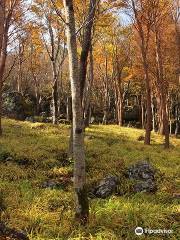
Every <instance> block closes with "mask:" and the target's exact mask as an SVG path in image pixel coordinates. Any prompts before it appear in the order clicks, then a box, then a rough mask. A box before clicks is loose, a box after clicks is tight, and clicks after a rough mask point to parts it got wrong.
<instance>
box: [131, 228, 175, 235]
mask: <svg viewBox="0 0 180 240" xmlns="http://www.w3.org/2000/svg"><path fill="white" fill-rule="evenodd" d="M143 233H144V234H171V233H173V230H171V229H148V228H144V229H143V228H142V227H137V228H136V229H135V234H136V235H138V236H140V235H142V234H143Z"/></svg>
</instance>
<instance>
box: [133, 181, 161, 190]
mask: <svg viewBox="0 0 180 240" xmlns="http://www.w3.org/2000/svg"><path fill="white" fill-rule="evenodd" d="M156 190H157V186H156V183H155V181H153V180H151V179H148V180H147V181H141V182H138V183H135V184H134V192H135V193H137V192H149V193H150V192H155V191H156Z"/></svg>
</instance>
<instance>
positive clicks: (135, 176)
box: [125, 161, 157, 192]
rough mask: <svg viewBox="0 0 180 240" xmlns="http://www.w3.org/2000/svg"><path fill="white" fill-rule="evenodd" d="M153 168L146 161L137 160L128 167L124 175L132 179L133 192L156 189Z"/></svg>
mask: <svg viewBox="0 0 180 240" xmlns="http://www.w3.org/2000/svg"><path fill="white" fill-rule="evenodd" d="M155 172H156V171H155V169H154V168H153V167H152V166H151V165H150V164H149V163H148V162H144V161H143V162H138V163H136V164H135V165H132V166H130V167H129V168H128V170H127V172H126V174H125V175H126V176H127V177H128V178H129V179H132V180H134V185H133V189H134V192H142V191H144V192H155V191H156V190H157V185H156V180H155Z"/></svg>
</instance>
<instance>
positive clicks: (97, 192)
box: [91, 176, 118, 198]
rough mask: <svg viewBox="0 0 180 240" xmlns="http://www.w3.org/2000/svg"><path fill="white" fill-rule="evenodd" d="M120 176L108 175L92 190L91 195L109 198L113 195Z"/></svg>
mask: <svg viewBox="0 0 180 240" xmlns="http://www.w3.org/2000/svg"><path fill="white" fill-rule="evenodd" d="M117 185H118V178H117V177H115V176H108V177H106V178H104V179H103V180H101V181H100V183H99V184H98V185H97V186H96V187H95V188H94V189H93V190H92V191H91V193H92V194H91V195H92V196H95V197H98V198H107V197H109V196H110V195H112V194H113V193H114V192H115V191H116V188H117Z"/></svg>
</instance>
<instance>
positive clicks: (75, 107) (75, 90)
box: [63, 0, 89, 224]
mask: <svg viewBox="0 0 180 240" xmlns="http://www.w3.org/2000/svg"><path fill="white" fill-rule="evenodd" d="M63 3H64V9H65V17H66V23H67V26H66V27H67V29H66V35H67V48H68V56H69V72H70V81H71V92H72V111H73V159H74V190H75V207H76V214H75V216H76V218H77V219H79V220H80V222H81V223H83V224H86V223H87V221H88V216H89V203H88V197H87V192H86V185H85V184H86V172H85V152H84V131H83V111H82V100H81V91H80V78H79V64H78V53H77V41H76V30H75V17H74V8H73V1H72V0H63Z"/></svg>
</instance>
